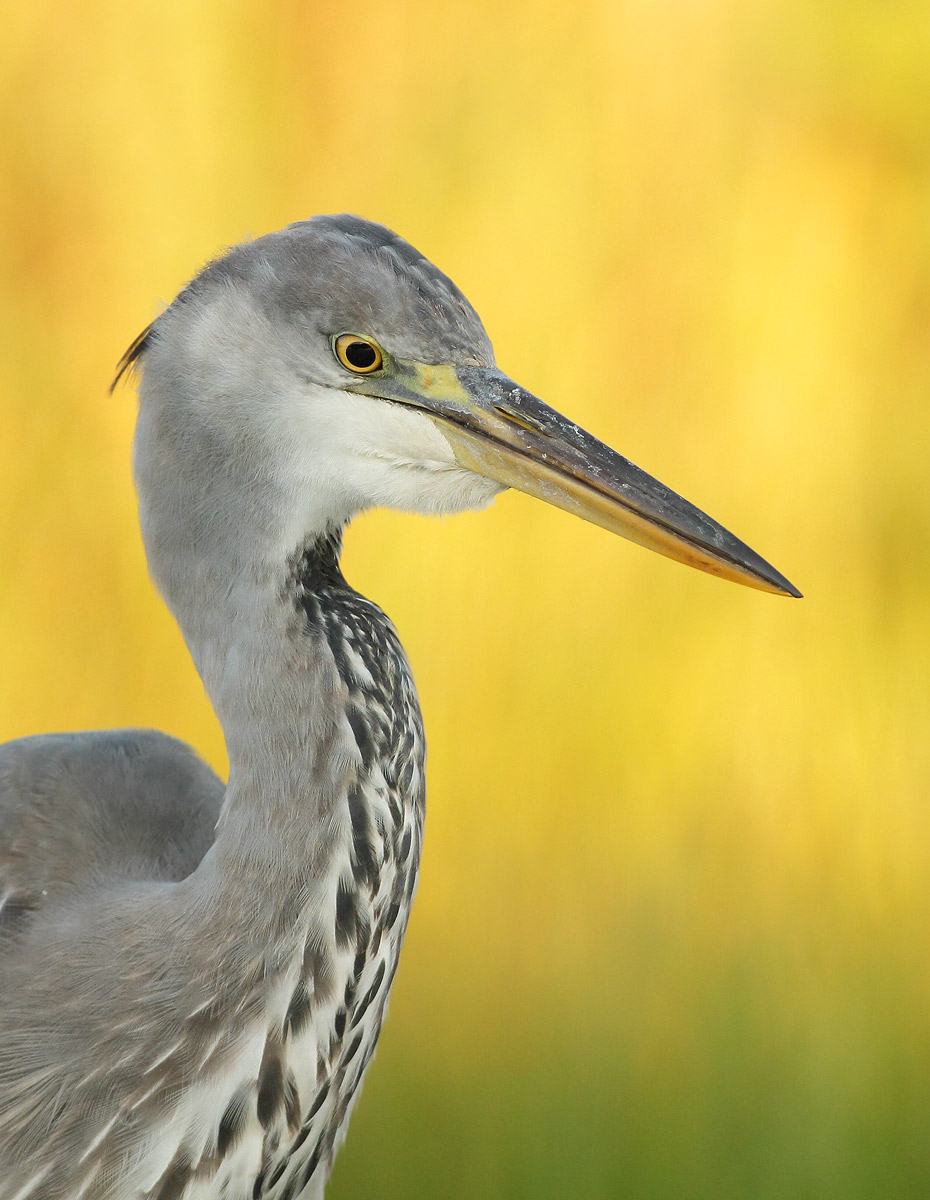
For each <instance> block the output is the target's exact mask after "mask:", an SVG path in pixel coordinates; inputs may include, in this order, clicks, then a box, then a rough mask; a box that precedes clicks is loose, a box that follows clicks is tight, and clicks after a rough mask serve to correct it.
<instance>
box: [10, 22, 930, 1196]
mask: <svg viewBox="0 0 930 1200" xmlns="http://www.w3.org/2000/svg"><path fill="white" fill-rule="evenodd" d="M928 62H930V8H928V7H927V5H926V3H924V2H923V0H921V2H916V0H912V2H907V0H886V2H884V3H879V2H878V0H846V2H845V3H842V4H841V3H839V2H838V0H813V2H811V0H808V2H806V3H802V2H801V0H781V2H779V3H775V0H750V2H748V3H744V4H734V3H732V2H726V0H680V2H678V3H668V2H663V0H658V2H652V3H646V2H645V0H604V2H603V3H599V4H598V3H593V2H588V0H582V2H580V3H578V4H566V3H561V4H555V3H551V2H548V3H547V2H542V3H535V4H529V3H526V2H525V0H520V2H517V3H514V4H512V5H509V6H504V5H500V4H494V5H492V4H490V3H488V2H487V0H477V2H474V3H464V2H462V0H449V2H447V3H444V4H441V5H437V4H433V3H428V2H427V0H419V2H414V0H408V2H406V3H402V2H401V3H398V2H397V0H392V2H388V0H359V2H358V3H356V4H354V5H353V6H352V7H351V8H347V7H345V6H343V5H338V4H335V3H332V2H320V3H313V4H309V3H306V2H299V0H276V2H274V3H270V4H259V3H257V2H256V0H235V2H232V3H219V2H218V0H211V2H203V3H181V2H180V0H166V2H163V3H161V4H159V5H157V6H156V5H154V4H150V3H143V2H141V0H126V2H125V3H123V4H121V5H119V6H113V5H105V4H103V3H101V2H100V0H88V2H87V3H85V4H82V5H81V6H77V5H73V4H66V3H62V2H61V0H58V2H54V3H52V2H43V0H36V2H34V3H31V4H29V5H18V6H15V7H13V8H11V9H10V10H9V12H8V13H7V14H6V17H5V30H4V37H3V39H2V44H0V81H2V87H0V147H2V149H0V155H2V163H3V177H4V186H3V187H2V189H0V228H2V229H3V242H4V247H3V253H2V255H0V302H2V311H3V332H2V335H0V405H2V410H0V422H2V423H0V512H2V513H3V519H2V521H0V638H2V645H3V647H4V669H3V672H2V675H0V737H3V738H7V737H14V736H19V735H22V734H26V733H30V732H36V731H39V730H49V729H60V728H91V727H100V726H111V725H155V726H158V727H160V728H164V729H166V730H168V731H170V732H172V733H175V734H177V735H178V736H181V737H184V738H185V739H187V740H189V741H191V742H193V743H194V744H195V745H196V746H197V747H198V748H199V749H201V750H202V751H203V752H204V753H205V754H206V755H207V756H208V757H209V758H210V760H211V761H212V762H213V763H214V764H216V765H217V766H218V767H220V768H222V766H223V762H224V759H223V748H222V737H221V734H220V731H219V729H218V727H217V725H216V722H215V720H214V718H213V716H212V713H211V712H210V709H209V705H208V703H207V701H206V699H205V698H204V696H203V694H202V689H201V687H200V684H199V681H198V680H197V678H196V676H195V674H194V671H193V668H192V666H191V665H190V662H189V660H188V658H187V656H186V652H185V650H184V647H183V644H182V642H181V639H180V635H179V634H178V633H177V631H176V629H175V628H174V626H173V624H172V622H171V619H170V617H169V616H168V614H167V613H166V612H165V611H164V609H163V607H162V605H161V602H160V601H159V600H158V598H157V597H156V596H155V595H154V593H153V591H152V589H151V587H150V584H149V583H148V581H147V578H146V574H145V567H144V559H143V554H142V550H141V545H140V543H139V538H138V534H137V531H136V526H135V512H134V501H133V498H132V490H131V482H130V476H129V455H128V446H129V439H130V436H131V427H132V420H133V408H134V406H133V402H132V398H131V396H130V394H129V392H128V391H125V390H124V391H121V392H118V393H117V394H116V395H115V396H114V397H113V398H112V399H111V398H108V397H107V395H106V387H107V385H108V383H109V381H110V378H111V376H112V372H113V366H114V364H115V362H116V360H117V358H118V357H119V355H120V353H121V352H122V350H123V349H124V348H125V346H126V345H128V343H129V342H130V341H131V340H132V338H133V337H134V335H135V334H136V333H137V332H138V331H139V329H140V328H141V327H142V326H143V325H145V324H146V323H147V322H148V321H149V320H150V319H151V317H152V316H153V315H155V313H156V312H157V311H158V304H159V303H165V302H167V301H169V300H170V299H171V298H172V296H173V295H174V294H175V293H176V291H177V290H178V288H179V287H180V286H181V285H182V284H183V282H184V281H185V279H186V278H188V277H189V276H190V275H192V274H193V273H194V272H195V271H196V270H197V269H198V267H199V265H200V264H201V262H202V261H203V260H204V258H205V257H206V256H208V255H210V254H212V253H214V252H216V251H217V250H219V249H220V248H221V247H222V246H224V245H226V244H229V243H231V242H235V241H237V240H239V239H241V238H242V237H244V236H246V235H248V234H250V233H255V234H258V233H262V232H265V231H266V230H269V229H272V228H275V227H278V226H280V225H283V224H285V223H286V222H288V221H290V220H293V219H296V218H299V217H303V216H306V215H308V214H310V213H312V212H326V211H338V210H342V209H349V210H352V211H356V212H360V213H363V214H364V215H366V216H369V217H371V218H374V219H378V220H383V221H385V222H386V223H388V224H390V225H392V226H393V227H395V228H396V229H397V230H398V232H400V233H402V234H403V235H404V236H406V237H408V238H409V239H410V240H411V241H413V242H414V244H415V245H417V246H418V247H419V248H420V249H421V250H423V251H424V253H426V254H428V255H429V256H430V257H431V258H432V259H433V260H434V261H435V262H437V263H438V264H439V265H440V266H441V267H442V268H443V269H445V270H446V271H448V272H449V274H450V275H451V276H452V277H453V278H454V279H455V280H456V282H457V283H459V285H460V286H461V287H462V288H463V290H464V291H465V292H466V294H467V295H468V296H469V297H470V299H471V300H472V301H473V302H474V304H475V305H476V307H477V308H478V310H479V312H480V313H481V314H482V317H483V318H484V320H485V323H486V325H487V327H488V329H489V331H490V333H491V335H492V337H493V339H494V342H495V345H496V347H497V352H498V357H499V361H500V363H501V365H502V366H503V367H504V369H505V370H507V371H508V372H509V373H510V374H512V375H513V376H514V377H515V378H516V379H518V380H519V381H520V382H522V383H524V384H525V385H526V386H527V387H529V388H531V389H532V390H533V391H535V392H536V393H537V394H539V395H540V396H542V397H543V398H544V399H546V400H547V401H549V402H550V403H552V404H553V405H555V406H556V407H558V408H559V409H561V410H562V411H564V412H567V413H568V414H570V415H571V416H572V417H574V418H575V419H577V420H578V421H580V422H581V423H582V424H584V425H586V426H587V427H588V428H590V429H592V430H593V431H594V432H596V433H597V434H599V435H600V436H602V437H603V438H604V439H605V440H607V441H609V442H611V443H612V444H614V445H616V446H617V447H618V448H619V449H621V450H622V451H623V452H624V453H626V454H628V455H629V456H630V457H631V458H633V460H634V461H637V462H639V463H641V464H642V465H643V466H644V467H646V469H647V470H650V471H652V472H654V473H655V474H657V475H658V476H659V477H660V478H662V479H663V480H665V481H667V482H668V483H669V484H670V485H672V486H673V487H675V488H677V489H678V490H680V491H681V492H683V493H684V494H685V495H686V496H688V498H689V499H691V500H693V501H694V502H696V503H697V504H699V505H701V506H702V507H705V508H706V509H707V510H708V511H709V512H710V513H711V514H712V515H713V516H714V517H716V518H718V519H720V520H721V521H723V523H724V524H726V525H728V526H729V527H731V528H733V529H734V531H735V532H736V533H737V534H738V535H739V536H741V537H743V538H745V539H746V540H747V541H749V543H750V544H751V545H753V546H754V547H755V548H757V549H758V550H759V551H760V552H761V553H762V554H764V555H765V556H766V557H767V558H770V559H771V561H772V562H773V563H774V564H775V565H776V566H777V567H778V568H779V569H781V570H783V571H784V572H785V573H786V574H787V575H788V577H789V578H790V579H792V580H793V581H794V582H795V583H797V584H798V586H800V587H801V589H802V591H804V592H805V594H806V598H805V599H804V600H803V601H801V602H797V603H793V602H788V601H784V600H778V599H775V598H773V597H770V596H765V595H762V594H759V593H754V592H750V591H748V590H745V589H739V588H736V587H732V586H724V585H722V584H720V583H719V582H718V581H716V580H713V579H710V578H707V577H704V576H701V575H699V574H698V573H696V572H689V571H686V570H684V569H683V568H681V567H678V566H676V565H674V564H670V563H668V562H666V561H664V560H661V559H658V558H657V557H655V556H652V555H648V554H646V553H644V552H643V551H641V550H639V549H638V548H636V547H632V546H629V545H627V544H625V543H622V542H619V541H617V540H615V539H612V538H610V537H609V536H608V535H606V534H604V533H603V532H602V531H600V530H597V529H593V528H590V527H587V526H583V525H581V524H579V523H577V522H574V521H573V520H572V519H571V518H570V517H568V516H566V515H564V514H562V513H559V512H556V511H554V510H551V509H546V508H543V507H542V506H540V505H537V504H535V503H533V502H532V501H530V500H528V499H526V498H524V497H519V496H510V495H507V496H504V497H502V498H501V499H500V500H499V501H498V503H497V504H496V506H495V509H494V511H492V512H490V513H484V514H478V515H475V516H467V517H462V518H457V519H456V520H454V521H448V522H441V523H440V522H428V521H423V520H420V519H416V518H412V517H403V516H397V515H393V514H373V515H371V516H368V517H365V518H363V519H360V520H359V521H358V523H357V526H356V527H355V528H354V529H353V530H352V531H351V532H350V537H349V541H348V547H347V553H346V570H347V574H348V575H349V578H350V580H352V582H353V583H354V584H355V585H356V586H357V587H359V588H360V589H361V590H362V591H364V592H365V593H366V594H369V595H371V596H372V597H374V598H375V599H377V600H378V602H379V603H381V604H382V605H383V607H384V608H385V609H386V610H387V611H388V612H389V613H390V614H391V616H392V617H393V618H394V620H395V622H396V624H397V626H398V628H399V630H400V632H401V636H402V638H403V639H404V641H405V644H406V645H407V646H408V648H409V651H410V655H411V659H412V662H413V666H414V669H415V672H416V675H417V679H418V683H419V686H420V691H421V699H422V701H423V707H424V712H425V717H426V723H427V732H428V735H429V739H430V765H429V780H430V810H429V817H428V822H427V839H426V850H425V859H424V867H423V874H422V879H421V886H420V892H419V895H418V899H417V904H416V908H415V912H414V917H413V921H412V924H411V927H410V932H409V935H408V942H407V947H406V950H405V954H404V958H403V963H402V967H401V970H400V973H399V976H398V980H397V983H396V985H395V990H394V996H393V1000H392V1009H391V1018H390V1020H389V1022H388V1024H387V1027H386V1030H385V1034H384V1037H383V1039H382V1046H381V1049H380V1051H379V1054H378V1058H377V1060H376V1064H375V1066H374V1068H373V1070H372V1071H371V1073H370V1076H369V1079H368V1082H367V1083H366V1088H365V1091H364V1094H363V1096H362V1098H361V1100H360V1102H359V1105H358V1108H357V1112H356V1115H355V1117H354V1119H353V1123H352V1128H351V1130H350V1133H349V1138H348V1142H347V1145H346V1148H345V1149H344V1151H343V1152H342V1154H341V1156H340V1158H339V1160H338V1163H337V1167H336V1171H335V1174H334V1177H333V1184H332V1187H331V1194H332V1196H333V1197H334V1200H339V1197H348V1196H367V1195H377V1196H379V1197H382V1198H383V1200H389V1198H390V1197H395V1196H396V1197H400V1196H404V1197H410V1196H417V1197H419V1196H443V1197H462V1198H465V1197H468V1198H478V1197H481V1198H492V1197H502V1198H503V1197H507V1198H511V1197H517V1198H518V1197H549V1196H552V1197H572V1198H578V1200H588V1198H590V1200H595V1198H597V1200H600V1198H612V1197H627V1196H629V1197H670V1196H674V1197H689V1198H690V1197H694V1198H696V1200H697V1198H703V1197H708V1198H709V1197H753V1198H765V1200H767V1198H769V1197H772V1198H776V1197H777V1198H779V1200H780V1198H782V1197H784V1198H789V1197H790V1198H792V1200H794V1198H799V1197H808V1196H809V1197H817V1198H822V1197H843V1198H844V1200H854V1198H859V1197H875V1198H882V1200H887V1198H892V1197H893V1198H898V1197H901V1198H909V1197H915V1198H916V1197H925V1196H927V1195H930V938H928V932H927V927H928V912H930V811H928V796H930V788H928V783H930V728H928V727H930V619H928V601H930V501H928V485H927V479H928V471H927V458H928V450H930V406H928V399H930V338H928V325H930V70H928V68H927V64H928ZM159 298H160V301H159Z"/></svg>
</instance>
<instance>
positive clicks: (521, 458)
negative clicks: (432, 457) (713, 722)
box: [390, 363, 801, 596]
mask: <svg viewBox="0 0 930 1200" xmlns="http://www.w3.org/2000/svg"><path fill="white" fill-rule="evenodd" d="M397 365H398V367H399V368H400V372H399V373H398V377H395V379H394V381H393V385H394V386H393V388H392V389H391V391H394V389H395V388H396V392H394V394H393V395H392V396H391V397H390V398H392V399H396V400H398V401H400V402H401V403H406V404H410V405H413V406H415V407H417V408H420V409H422V410H423V411H425V412H427V413H429V415H430V416H432V417H433V418H434V419H435V420H436V423H437V425H438V426H439V427H440V429H441V430H442V432H443V434H444V435H445V437H446V438H447V439H448V441H449V442H450V444H451V445H452V448H453V451H454V453H455V456H456V458H457V459H458V461H459V462H460V463H461V464H462V466H464V467H467V468H468V469H469V470H472V471H475V472H477V473H478V474H479V475H484V476H487V477H488V478H490V479H493V480H496V481H497V482H498V483H501V484H503V485H504V486H505V487H513V488H517V489H518V490H519V491H521V492H527V493H528V494H529V495H531V496H537V497H538V498H539V499H540V500H546V501H548V503H549V504H554V505H556V506H557V507H558V508H564V509H566V510H567V511H568V512H572V513H575V514H576V515H577V516H579V517H583V518H584V519H585V520H587V521H592V522H594V524H595V525H600V526H602V527H603V528H604V529H609V530H610V531H611V532H612V533H619V534H620V535H621V536H622V537H625V538H629V539H630V540H631V541H634V542H638V543H639V544H640V545H641V546H647V547H648V548H649V549H650V550H656V551H658V553H659V554H664V555H666V556H667V557H668V558H674V559H677V561H678V562H682V563H687V564H688V566H692V567H697V568H698V569H699V570H701V571H707V572H709V573H710V574H711V575H719V576H720V577H721V578H722V579H731V580H733V581H734V582H735V583H743V584H746V585H747V586H749V587H754V588H759V589H760V590H762V591H766V592H775V593H778V594H780V595H786V596H800V595H801V593H800V592H799V591H798V589H797V588H796V587H794V585H793V584H791V583H789V582H788V580H787V579H786V578H785V577H784V575H782V574H780V572H778V571H776V570H775V568H774V567H773V566H771V565H770V564H769V563H767V562H766V561H765V559H763V558H760V557H759V555H758V554H756V553H755V551H754V550H750V548H749V547H748V546H747V545H745V543H743V542H741V541H740V540H739V539H738V538H735V537H734V536H733V534H732V533H729V532H728V531H727V530H726V529H724V528H723V526H722V525H718V524H717V522H716V521H713V520H711V518H710V517H708V516H707V514H706V513H703V512H701V510H700V509H699V508H695V507H694V505H693V504H690V503H689V502H688V501H687V500H685V499H683V498H682V497H681V496H679V495H678V494H677V493H676V492H673V491H672V490H671V489H670V488H667V487H666V486H665V485H664V484H662V483H659V481H658V480H657V479H653V477H652V476H651V475H647V474H646V472H645V471H642V470H640V468H639V467H637V466H635V465H634V464H633V463H631V462H630V461H629V460H628V459H626V458H624V457H623V456H622V455H620V454H617V452H616V451H615V450H611V449H610V447H609V446H605V445H604V443H603V442H599V441H598V440H597V438H595V437H592V436H591V434H589V433H586V432H585V431H584V430H583V429H581V428H579V427H578V426H577V425H575V424H574V423H573V422H572V421H569V420H566V418H565V417H563V416H561V415H560V414H559V413H557V412H556V411H555V410H554V409H551V408H549V406H548V405H546V404H543V402H542V401H541V400H538V399H537V398H536V397H535V396H533V395H531V394H530V393H529V392H526V391H524V390H523V389H522V388H521V387H519V386H518V385H517V384H515V383H514V382H513V380H511V379H508V378H507V376H506V375H504V374H502V373H501V372H499V371H496V370H491V369H487V368H483V367H446V366H438V367H437V366H425V365H423V364H420V363H398V364H397Z"/></svg>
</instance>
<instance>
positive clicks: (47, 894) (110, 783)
mask: <svg viewBox="0 0 930 1200" xmlns="http://www.w3.org/2000/svg"><path fill="white" fill-rule="evenodd" d="M223 792H224V785H223V782H222V780H220V779H219V778H218V776H217V775H216V774H215V773H214V772H213V771H212V770H211V769H210V768H209V767H208V766H207V765H206V763H204V762H203V761H202V760H201V759H200V758H199V757H198V756H197V755H196V754H195V753H194V751H193V750H192V749H191V748H190V747H189V746H186V745H185V744H184V743H183V742H179V741H177V740H176V739H174V738H170V737H167V736H166V735H165V734H162V733H156V732H155V731H154V730H147V729H127V730H114V731H107V732H104V733H70V734H69V733H61V734H45V735H39V736H36V737H28V738H22V739H20V740H19V741H13V742H7V743H6V744H5V745H2V746H0V941H2V940H4V939H6V938H9V937H11V936H14V937H15V936H16V935H17V934H18V933H19V932H20V931H21V930H22V928H23V926H24V923H27V922H28V918H29V916H30V914H34V913H35V912H36V911H37V910H39V909H40V908H42V907H44V905H45V904H46V903H47V902H48V901H50V900H58V901H60V900H62V899H63V898H64V897H65V896H66V894H67V893H68V892H69V891H79V890H84V889H85V888H87V887H88V886H90V887H93V886H94V884H97V883H99V884H112V883H115V882H119V881H124V880H160V881H172V880H180V879H183V878H185V877H186V876H187V875H189V874H190V873H191V871H193V870H194V868H195V867H196V866H197V864H198V863H199V862H200V860H201V858H203V856H204V854H205V853H206V852H207V850H208V849H209V847H210V846H211V844H212V842H213V838H214V829H215V825H216V820H217V817H218V816H219V811H220V807H221V805H222V802H223Z"/></svg>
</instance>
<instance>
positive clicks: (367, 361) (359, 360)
mask: <svg viewBox="0 0 930 1200" xmlns="http://www.w3.org/2000/svg"><path fill="white" fill-rule="evenodd" d="M345 353H346V361H347V362H349V363H351V364H352V366H353V367H358V368H359V370H362V371H364V370H365V369H366V368H367V367H373V366H374V365H375V363H376V362H377V361H378V356H377V354H376V353H375V348H374V346H369V345H368V343H367V342H349V344H348V346H346V351H345Z"/></svg>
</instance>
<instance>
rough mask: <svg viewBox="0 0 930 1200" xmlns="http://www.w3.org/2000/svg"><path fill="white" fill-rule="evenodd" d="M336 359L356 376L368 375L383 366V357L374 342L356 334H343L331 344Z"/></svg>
mask: <svg viewBox="0 0 930 1200" xmlns="http://www.w3.org/2000/svg"><path fill="white" fill-rule="evenodd" d="M333 350H334V351H335V352H336V357H337V358H338V359H339V361H340V362H341V363H342V365H343V366H344V367H348V368H349V370H350V371H355V372H356V374H358V375H370V374H371V372H372V371H377V370H378V369H379V367H381V366H383V365H384V355H383V354H382V353H381V350H380V348H379V347H378V345H377V344H376V343H375V342H372V341H371V340H369V339H368V338H363V337H359V335H358V334H357V333H343V334H340V335H339V337H337V338H336V340H335V341H334V342H333Z"/></svg>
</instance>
